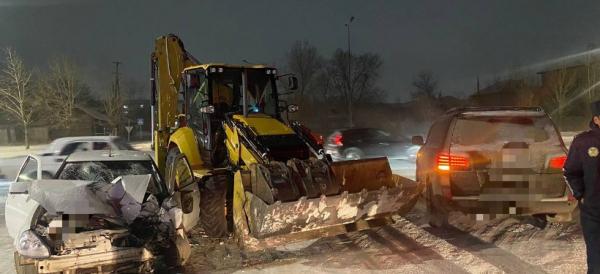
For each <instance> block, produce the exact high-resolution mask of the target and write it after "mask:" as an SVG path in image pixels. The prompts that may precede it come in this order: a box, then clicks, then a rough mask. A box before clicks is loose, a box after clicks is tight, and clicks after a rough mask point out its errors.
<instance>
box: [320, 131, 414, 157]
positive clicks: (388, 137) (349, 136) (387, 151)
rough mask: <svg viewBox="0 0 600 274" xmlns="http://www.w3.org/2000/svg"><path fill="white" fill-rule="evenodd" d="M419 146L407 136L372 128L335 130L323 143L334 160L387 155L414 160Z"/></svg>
mask: <svg viewBox="0 0 600 274" xmlns="http://www.w3.org/2000/svg"><path fill="white" fill-rule="evenodd" d="M419 148H420V146H416V145H413V144H412V142H411V140H410V139H409V138H407V137H404V136H399V135H392V134H391V133H389V132H387V131H384V130H379V129H373V128H352V129H341V130H336V131H335V132H334V133H333V134H331V135H329V137H328V138H327V140H326V143H325V152H326V153H327V154H330V155H331V157H332V158H333V159H334V160H359V159H364V158H375V157H388V158H390V159H403V160H410V161H414V160H415V159H416V155H417V151H418V150H419Z"/></svg>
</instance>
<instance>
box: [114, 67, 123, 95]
mask: <svg viewBox="0 0 600 274" xmlns="http://www.w3.org/2000/svg"><path fill="white" fill-rule="evenodd" d="M113 64H115V82H114V83H113V92H114V93H115V94H118V95H121V94H120V93H121V91H120V88H119V65H120V64H121V62H119V61H115V62H113Z"/></svg>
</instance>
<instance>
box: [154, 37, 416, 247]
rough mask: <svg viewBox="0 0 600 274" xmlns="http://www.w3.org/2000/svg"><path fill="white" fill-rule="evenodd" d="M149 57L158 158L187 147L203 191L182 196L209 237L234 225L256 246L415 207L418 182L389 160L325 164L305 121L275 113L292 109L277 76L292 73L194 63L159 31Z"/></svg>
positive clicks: (371, 221)
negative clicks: (195, 197)
mask: <svg viewBox="0 0 600 274" xmlns="http://www.w3.org/2000/svg"><path fill="white" fill-rule="evenodd" d="M151 64H152V66H151V67H152V77H151V83H152V106H153V112H155V116H156V118H155V119H153V122H152V124H153V126H154V127H155V128H154V130H153V131H154V140H153V142H154V143H153V145H154V150H155V153H156V158H155V160H156V162H157V165H158V167H159V169H160V170H161V172H162V171H165V168H166V167H168V166H169V164H170V163H171V162H172V161H173V159H174V158H175V157H176V156H177V155H179V154H185V157H186V158H187V160H188V161H189V163H190V166H191V167H192V169H193V172H194V176H195V177H196V178H197V179H196V180H197V182H198V184H199V185H200V189H201V195H200V201H199V202H195V201H191V200H190V201H183V203H184V206H186V205H185V203H188V205H187V206H190V207H191V206H198V204H199V211H200V213H199V214H200V224H201V226H202V227H203V229H204V231H205V232H206V234H207V235H209V236H212V237H223V236H226V235H228V234H229V233H233V236H234V237H235V239H236V241H237V243H238V244H239V245H240V246H242V247H244V248H245V249H246V250H258V249H264V248H269V247H273V246H277V245H281V244H285V243H291V242H295V241H299V240H306V239H310V238H318V237H324V236H330V235H336V234H341V233H345V232H347V231H350V230H359V229H365V228H369V227H371V226H373V225H380V224H382V223H386V221H389V220H390V216H391V215H393V214H397V213H400V214H402V213H405V212H408V211H410V210H411V209H412V208H413V207H414V205H415V203H416V200H417V198H418V195H419V194H420V192H421V191H422V188H423V187H422V186H417V184H416V183H415V182H414V181H412V180H409V179H406V178H403V177H400V176H397V175H393V174H392V172H391V169H390V166H389V163H388V161H387V159H385V158H381V159H369V160H359V161H346V162H332V161H331V157H330V156H329V155H326V154H325V153H324V150H323V145H322V141H321V140H320V139H318V138H317V137H316V135H315V134H314V133H313V132H312V131H311V130H310V129H309V128H307V127H306V126H304V125H302V124H300V123H298V122H295V121H291V120H289V119H286V120H284V119H283V118H282V113H285V112H288V113H291V112H295V111H297V110H298V107H297V106H296V105H288V104H287V103H286V102H284V101H282V100H279V96H280V94H279V93H278V83H280V85H282V84H284V83H285V84H287V85H288V87H287V90H294V89H296V88H297V86H298V82H297V79H296V78H295V77H293V76H291V75H278V71H277V69H275V68H272V67H267V66H254V65H253V66H237V65H228V64H221V63H212V64H201V63H200V62H198V61H197V60H196V59H195V58H194V57H192V56H191V55H190V54H189V53H188V52H187V51H186V50H185V48H184V45H183V43H182V41H181V40H180V39H179V38H178V37H177V36H175V35H172V34H170V35H166V36H162V37H159V38H157V39H156V41H155V50H154V52H153V53H152V55H151ZM284 80H287V81H284ZM155 120H156V121H155ZM163 176H168V174H167V173H165V174H164V175H163ZM174 187H175V188H177V186H174ZM382 221H383V222H382Z"/></svg>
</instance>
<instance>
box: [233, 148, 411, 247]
mask: <svg viewBox="0 0 600 274" xmlns="http://www.w3.org/2000/svg"><path fill="white" fill-rule="evenodd" d="M331 168H332V170H333V172H334V174H335V175H336V178H337V180H338V181H339V182H340V184H341V190H340V191H341V194H337V195H329V196H325V195H321V196H320V197H319V198H313V199H308V198H306V197H302V198H300V199H299V200H297V201H292V202H281V201H277V202H275V203H273V204H267V203H266V202H265V201H263V200H261V199H260V198H258V197H257V196H255V195H253V194H252V193H251V192H249V191H244V192H243V194H242V193H241V191H239V189H240V187H241V186H243V185H244V183H243V182H242V181H243V178H244V177H249V176H244V175H242V174H240V173H239V172H238V173H237V174H236V179H235V181H236V182H235V193H236V194H235V195H236V197H235V199H234V223H235V225H236V234H240V233H243V234H244V235H236V236H237V237H238V239H239V240H243V241H244V243H241V244H243V245H244V247H245V248H246V249H247V250H248V249H250V250H256V249H262V248H268V247H272V246H277V245H281V244H284V243H291V242H296V241H300V240H307V239H310V238H320V237H326V236H331V235H336V234H342V233H346V232H347V231H348V230H347V229H346V228H347V225H349V224H356V223H361V222H362V223H373V222H370V221H369V222H365V221H368V220H374V219H386V218H389V217H390V216H391V215H393V214H397V213H399V214H404V213H406V212H408V211H410V210H411V209H412V208H413V207H414V205H415V203H416V201H417V199H418V195H419V193H420V192H421V191H422V187H418V186H417V184H416V182H415V181H413V180H410V179H407V178H404V177H401V176H398V175H393V174H392V173H391V170H390V167H389V164H388V162H387V159H385V158H382V159H372V160H360V161H347V162H339V163H335V164H333V165H332V167H331ZM238 197H239V198H241V199H239V200H238V201H240V200H243V203H239V204H237V206H236V200H237V199H238ZM236 213H237V214H241V213H243V215H244V217H243V218H242V217H241V216H240V215H238V216H236ZM239 226H243V227H239ZM369 227H370V226H366V227H365V228H363V229H366V228H369ZM242 230H243V231H242ZM358 230H360V229H358ZM238 243H240V242H238Z"/></svg>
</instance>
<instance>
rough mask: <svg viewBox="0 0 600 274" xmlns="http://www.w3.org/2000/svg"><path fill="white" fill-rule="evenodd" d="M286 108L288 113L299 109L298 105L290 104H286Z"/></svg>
mask: <svg viewBox="0 0 600 274" xmlns="http://www.w3.org/2000/svg"><path fill="white" fill-rule="evenodd" d="M287 110H288V112H289V113H295V112H298V111H299V110H300V107H298V105H294V104H292V105H289V106H288V109H287Z"/></svg>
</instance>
